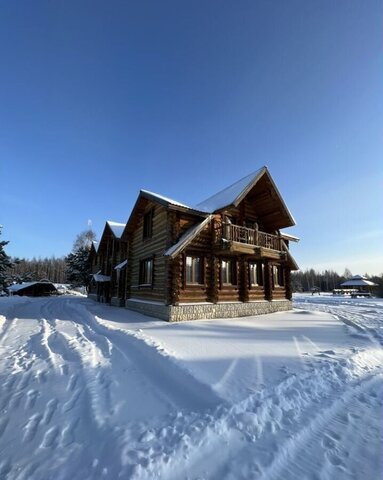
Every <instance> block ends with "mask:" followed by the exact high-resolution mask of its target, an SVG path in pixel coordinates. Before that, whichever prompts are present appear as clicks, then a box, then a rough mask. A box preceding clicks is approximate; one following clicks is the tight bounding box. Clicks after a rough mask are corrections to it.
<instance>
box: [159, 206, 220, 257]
mask: <svg viewBox="0 0 383 480" xmlns="http://www.w3.org/2000/svg"><path fill="white" fill-rule="evenodd" d="M212 218H213V215H209V216H208V217H206V218H205V219H204V220H202V222H200V223H197V224H196V225H193V226H192V227H190V228H189V229H188V230H187V231H186V232H185V233H184V234H183V235H182V236H181V237H180V239H179V240H178V242H177V243H175V244H174V245H173V246H172V247H170V248H168V250H166V252H165V253H164V255H165V257H175V256H176V255H178V254H179V253H180V252H181V251H182V250H183V249H184V248H185V247H186V246H187V245H188V244H189V243H190V242H191V241H192V240H193V239H194V238H195V237H196V236H197V235H198V234H199V233H200V232H201V231H202V229H203V228H204V227H205V225H207V224H208V223H209V222H210V220H211V219H212Z"/></svg>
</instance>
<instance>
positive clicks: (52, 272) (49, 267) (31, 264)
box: [7, 257, 67, 284]
mask: <svg viewBox="0 0 383 480" xmlns="http://www.w3.org/2000/svg"><path fill="white" fill-rule="evenodd" d="M66 270H67V266H66V263H65V258H64V257H61V258H56V257H50V258H32V259H31V260H27V259H17V258H12V266H11V267H10V268H9V269H8V271H7V280H8V282H7V283H8V284H11V283H15V282H16V283H21V282H31V281H36V280H43V279H45V280H49V281H51V282H54V283H66V282H67V278H66V277H67V274H66Z"/></svg>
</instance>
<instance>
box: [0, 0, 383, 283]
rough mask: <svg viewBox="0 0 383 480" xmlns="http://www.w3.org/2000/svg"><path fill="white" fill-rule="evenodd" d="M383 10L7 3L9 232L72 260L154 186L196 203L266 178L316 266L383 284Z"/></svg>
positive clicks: (1, 205)
mask: <svg viewBox="0 0 383 480" xmlns="http://www.w3.org/2000/svg"><path fill="white" fill-rule="evenodd" d="M382 31H383V4H382V2H381V1H378V0H365V1H362V0H360V1H355V0H349V1H341V0H338V1H333V0H321V1H316V0H315V1H314V0H312V1H310V0H289V1H285V0H274V1H270V0H265V1H257V0H251V1H241V0H240V1H237V2H233V1H210V2H206V1H192V2H185V1H180V0H175V1H167V0H163V1H160V2H158V1H139V2H138V1H137V2H129V1H97V0H92V1H81V0H80V1H76V2H74V1H71V0H65V1H59V0H57V1H54V2H52V1H34V2H30V1H17V2H2V3H1V4H0V52H1V60H2V61H1V75H0V105H1V108H0V178H1V188H0V209H1V210H0V212H1V214H0V223H1V224H2V225H4V228H3V235H2V239H4V240H10V243H9V245H8V247H7V252H8V253H9V254H11V255H16V256H20V257H27V258H31V257H33V256H50V255H53V254H54V255H56V256H61V255H64V254H66V253H68V252H69V251H70V249H71V247H72V243H73V240H74V238H75V237H76V235H77V233H79V232H80V231H82V230H83V229H85V228H86V227H87V223H88V220H89V219H91V220H92V222H93V227H94V229H95V230H96V231H97V232H98V233H101V231H102V229H103V226H104V222H105V220H115V221H121V222H125V221H126V220H127V218H128V216H129V213H130V211H131V208H132V206H133V204H134V201H135V199H136V197H137V194H138V191H139V189H140V188H145V189H148V190H152V191H155V192H158V193H162V194H163V195H167V196H170V197H173V198H175V199H178V200H180V201H183V202H185V203H188V204H194V203H198V202H199V201H201V200H202V199H204V198H205V197H208V196H209V195H210V194H212V193H214V192H216V191H218V190H220V189H221V188H223V187H225V186H227V185H229V184H230V183H233V182H234V181H235V180H237V179H239V178H241V177H243V176H245V175H247V174H248V173H250V172H252V171H255V170H257V169H258V168H259V167H260V166H262V165H267V166H268V167H269V169H270V172H271V174H272V175H273V177H274V179H275V181H276V183H277V185H278V187H279V189H280V190H281V193H282V195H283V196H284V198H285V200H286V203H287V205H288V206H289V208H290V210H291V211H292V213H293V215H294V217H295V218H296V221H297V226H296V227H294V228H293V229H290V233H292V234H296V235H298V236H300V237H301V239H302V240H301V242H300V243H299V244H298V245H297V246H294V247H293V252H294V255H295V257H296V259H297V261H298V263H299V264H300V265H301V267H302V268H306V267H311V266H313V267H314V268H319V269H322V268H323V269H324V268H335V269H336V270H338V271H339V272H343V270H344V268H345V267H348V268H350V269H351V271H352V272H353V273H365V272H368V273H370V274H373V273H381V272H382V271H383V251H382V244H383V215H382V207H383V201H382V200H383V199H382V196H383V195H382V192H383V188H382V180H383V162H382V151H383V149H382V147H383V135H382V133H383V132H382V129H383V95H382V85H383V55H382Z"/></svg>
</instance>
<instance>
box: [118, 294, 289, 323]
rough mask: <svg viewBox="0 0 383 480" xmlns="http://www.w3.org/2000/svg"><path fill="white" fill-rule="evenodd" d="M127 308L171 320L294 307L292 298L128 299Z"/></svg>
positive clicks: (231, 316) (241, 315)
mask: <svg viewBox="0 0 383 480" xmlns="http://www.w3.org/2000/svg"><path fill="white" fill-rule="evenodd" d="M126 308H128V309H129V310H134V311H135V312H139V313H142V314H143V315H148V316H149V317H156V318H161V319H163V320H167V321H169V322H181V321H184V320H197V319H213V318H235V317H247V316H252V315H263V314H266V313H273V312H283V311H286V310H291V309H292V302H291V301H290V300H273V301H272V302H268V301H267V300H262V301H256V302H248V303H241V302H233V303H215V304H213V303H191V304H181V305H169V306H167V305H163V304H160V303H158V304H157V303H154V302H144V301H135V300H129V299H128V300H127V301H126Z"/></svg>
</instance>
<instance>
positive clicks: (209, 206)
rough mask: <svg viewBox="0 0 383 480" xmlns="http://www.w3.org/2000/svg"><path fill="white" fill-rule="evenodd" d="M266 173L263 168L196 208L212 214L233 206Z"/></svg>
mask: <svg viewBox="0 0 383 480" xmlns="http://www.w3.org/2000/svg"><path fill="white" fill-rule="evenodd" d="M264 171H265V167H262V168H260V169H259V170H257V171H256V172H253V173H251V174H250V175H247V176H246V177H243V178H241V180H238V181H237V182H235V183H233V184H232V185H230V186H229V187H227V188H224V189H223V190H221V191H220V192H218V193H216V194H214V195H212V196H211V197H209V198H207V199H206V200H204V201H203V202H201V203H199V204H198V205H196V206H195V208H196V209H197V210H201V211H203V212H208V213H212V212H215V211H216V210H220V209H221V208H224V207H227V206H228V205H231V204H233V203H234V202H235V201H236V199H237V198H238V197H239V196H240V195H241V193H242V192H243V191H244V190H246V189H247V188H248V187H249V185H250V184H252V183H253V182H254V181H255V180H256V178H257V177H259V176H260V175H261V173H264Z"/></svg>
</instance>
